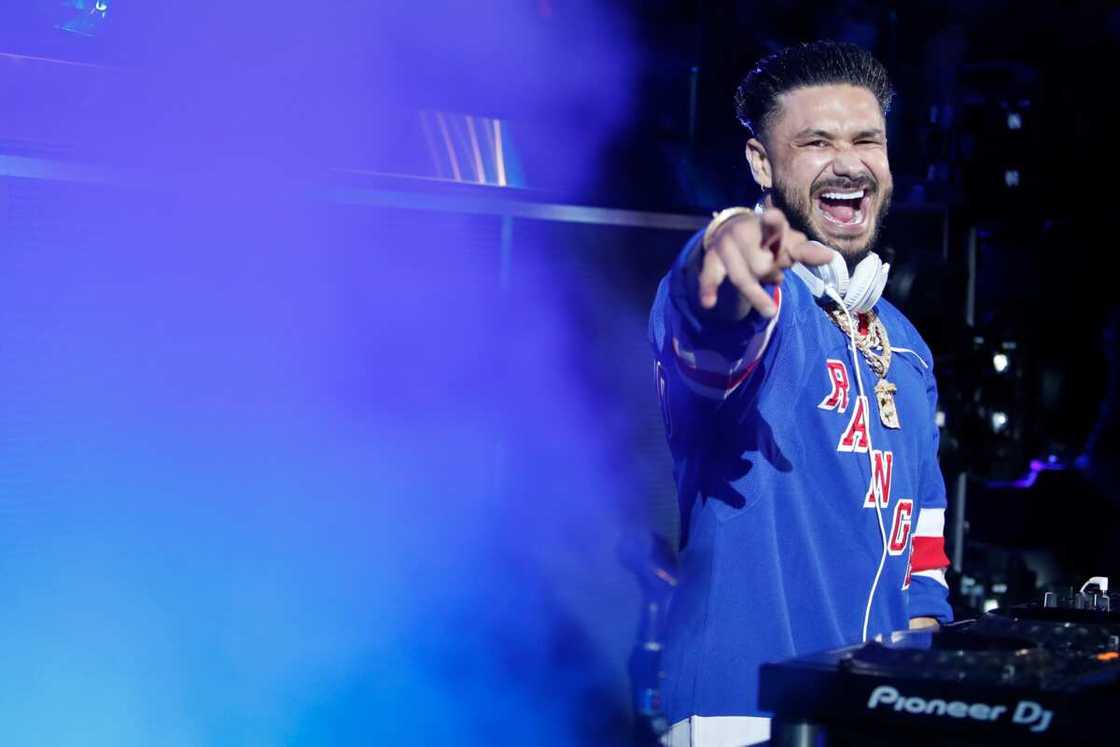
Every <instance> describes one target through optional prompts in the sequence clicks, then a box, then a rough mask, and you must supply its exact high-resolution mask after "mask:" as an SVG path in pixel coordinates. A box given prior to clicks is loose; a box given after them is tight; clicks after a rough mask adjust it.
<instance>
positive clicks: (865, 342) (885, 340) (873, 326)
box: [826, 305, 902, 428]
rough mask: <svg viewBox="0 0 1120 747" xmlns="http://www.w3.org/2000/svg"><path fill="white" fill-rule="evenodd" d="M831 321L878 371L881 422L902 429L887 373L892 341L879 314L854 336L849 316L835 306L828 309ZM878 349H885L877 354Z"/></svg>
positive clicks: (870, 314) (894, 388)
mask: <svg viewBox="0 0 1120 747" xmlns="http://www.w3.org/2000/svg"><path fill="white" fill-rule="evenodd" d="M826 313H827V314H828V318H829V319H831V320H832V321H833V323H834V324H835V325H836V326H837V327H839V328H840V331H841V332H843V333H844V336H845V337H847V338H849V339H851V338H852V337H855V342H856V348H858V349H859V351H860V352H861V353H862V354H863V357H864V358H865V359H866V360H867V365H868V366H870V368H871V370H872V371H874V372H875V375H876V376H877V377H878V379H879V381H878V382H877V383H876V384H875V400H876V402H877V403H878V405H879V420H880V421H881V422H882V423H883V425H884V426H885V427H887V428H901V427H902V424H901V423H900V422H899V420H898V408H897V407H895V403H894V393H895V392H897V391H898V387H896V386H895V385H894V384H892V383H891V382H889V381H887V371H888V370H889V369H890V367H891V341H890V338H889V337H888V336H887V328H886V327H885V326H883V322H882V320H880V319H879V315H878V314H876V313H875V312H874V311H871V312H868V320H867V332H866V333H864V332H861V331H860V330H859V329H858V328H857V329H856V330H855V334H854V335H853V334H852V329H851V325H850V324H849V322H848V319H849V316H848V314H846V313H845V312H844V310H843V309H841V308H840V307H839V306H836V305H833V306H832V307H831V308H829V309H827V311H826ZM875 348H879V349H880V350H882V352H881V353H876V352H875V350H874V349H875Z"/></svg>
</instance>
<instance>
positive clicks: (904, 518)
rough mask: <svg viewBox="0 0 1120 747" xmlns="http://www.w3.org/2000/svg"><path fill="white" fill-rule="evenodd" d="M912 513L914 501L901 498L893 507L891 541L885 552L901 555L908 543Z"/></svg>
mask: <svg viewBox="0 0 1120 747" xmlns="http://www.w3.org/2000/svg"><path fill="white" fill-rule="evenodd" d="M913 514H914V501H912V500H910V499H909V498H903V499H902V500H900V501H899V502H898V503H896V504H895V507H894V520H893V521H892V522H891V541H890V544H889V545H887V552H888V553H890V554H891V555H901V554H902V552H903V551H904V550H905V549H906V547H907V546H908V545H909V544H910V520H911V517H912V516H913Z"/></svg>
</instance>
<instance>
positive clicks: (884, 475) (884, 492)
mask: <svg viewBox="0 0 1120 747" xmlns="http://www.w3.org/2000/svg"><path fill="white" fill-rule="evenodd" d="M871 462H872V464H874V465H875V471H874V472H872V474H871V484H870V485H868V486H867V495H865V496H864V497H863V507H864V508H875V499H876V498H878V499H879V508H886V507H887V506H889V505H891V475H892V474H893V473H894V452H891V451H879V450H878V449H872V450H871Z"/></svg>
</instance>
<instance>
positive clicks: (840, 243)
mask: <svg viewBox="0 0 1120 747" xmlns="http://www.w3.org/2000/svg"><path fill="white" fill-rule="evenodd" d="M812 228H813V230H812V232H811V233H812V236H811V238H813V239H814V240H816V241H819V242H821V243H822V244H824V245H825V246H829V247H832V248H833V249H835V250H836V251H838V252H840V253H841V254H842V255H844V259H845V260H847V261H848V264H849V265H852V264H854V263H856V262H859V261H860V260H861V259H863V258H864V257H866V256H867V255H868V253H870V252H871V251H872V249H873V248H874V246H875V237H876V234H877V231H876V228H877V226H876V225H874V224H870V225H868V226H867V227H866V228H865V229H864V231H863V232H862V233H860V234H859V235H857V236H843V235H837V234H836V233H834V232H831V231H829V230H828V227H827V226H821V225H817V223H816V221H813V226H812Z"/></svg>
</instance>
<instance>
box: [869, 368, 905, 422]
mask: <svg viewBox="0 0 1120 747" xmlns="http://www.w3.org/2000/svg"><path fill="white" fill-rule="evenodd" d="M897 391H898V387H896V386H895V385H894V384H892V383H890V382H889V381H887V380H886V379H879V383H878V384H876V385H875V399H876V400H877V401H878V403H879V420H881V421H882V422H883V425H884V426H885V427H887V428H901V427H902V424H901V423H899V422H898V409H897V408H896V407H895V406H894V393H895V392H897Z"/></svg>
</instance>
